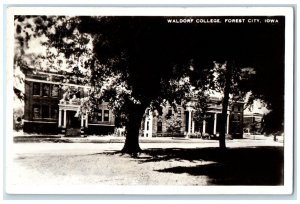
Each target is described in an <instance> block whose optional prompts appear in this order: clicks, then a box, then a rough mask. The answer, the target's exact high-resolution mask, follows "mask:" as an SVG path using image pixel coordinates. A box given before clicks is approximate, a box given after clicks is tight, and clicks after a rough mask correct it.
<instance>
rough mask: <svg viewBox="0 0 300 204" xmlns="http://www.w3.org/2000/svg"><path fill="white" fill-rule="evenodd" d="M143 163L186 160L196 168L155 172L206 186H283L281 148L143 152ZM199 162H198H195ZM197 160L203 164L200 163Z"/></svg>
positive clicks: (175, 149) (182, 167)
mask: <svg viewBox="0 0 300 204" xmlns="http://www.w3.org/2000/svg"><path fill="white" fill-rule="evenodd" d="M144 153H145V154H147V155H149V156H150V157H149V158H145V159H144V160H140V161H139V162H140V163H145V162H160V161H165V162H166V161H170V162H172V161H174V160H177V161H184V160H185V161H190V162H191V163H193V162H196V161H197V163H196V164H199V163H200V165H190V166H175V167H169V168H164V169H159V170H156V171H158V172H163V173H174V174H182V173H187V174H189V175H192V176H207V177H208V184H209V185H268V186H269V185H283V184H284V183H283V164H284V162H283V147H247V148H228V149H226V150H223V151H222V150H221V149H219V148H199V149H181V148H168V149H161V148H157V149H156V148H155V149H147V150H145V151H144ZM199 161H200V162H199ZM201 161H202V163H203V164H201Z"/></svg>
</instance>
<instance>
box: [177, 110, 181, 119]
mask: <svg viewBox="0 0 300 204" xmlns="http://www.w3.org/2000/svg"><path fill="white" fill-rule="evenodd" d="M177 117H179V118H180V117H181V108H177Z"/></svg>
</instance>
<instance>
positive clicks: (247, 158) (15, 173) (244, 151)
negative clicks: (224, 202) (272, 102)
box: [8, 141, 284, 186]
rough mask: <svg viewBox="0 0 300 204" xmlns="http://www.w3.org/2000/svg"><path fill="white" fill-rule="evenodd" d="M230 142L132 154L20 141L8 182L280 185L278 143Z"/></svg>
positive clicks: (155, 147) (112, 147)
mask: <svg viewBox="0 0 300 204" xmlns="http://www.w3.org/2000/svg"><path fill="white" fill-rule="evenodd" d="M270 142H272V141H270ZM232 144H233V145H230V143H229V145H228V146H229V148H228V149H227V150H226V151H225V152H221V151H220V149H219V148H217V146H218V143H217V142H216V143H211V144H210V145H208V146H205V145H207V144H205V143H203V144H176V145H175V144H143V149H144V152H143V153H142V154H140V155H139V157H138V158H131V157H130V156H128V155H121V154H120V153H119V152H118V151H117V150H119V149H121V147H122V144H120V143H118V144H117V143H116V144H113V143H111V144H93V143H65V144H63V143H58V144H54V143H26V144H25V143H19V144H15V145H14V147H15V148H16V149H15V153H14V157H13V161H12V163H11V164H10V165H9V168H8V181H9V183H10V184H11V185H13V186H14V185H15V186H18V185H32V186H39V185H45V184H46V185H59V186H62V185H176V186H198V185H200V186H215V185H267V186H269V185H283V183H284V181H283V164H284V162H283V146H282V145H277V146H263V145H258V146H253V145H251V146H249V145H244V146H242V145H240V144H238V143H237V142H235V143H233V142H232ZM261 144H262V143H261ZM274 144H275V143H274Z"/></svg>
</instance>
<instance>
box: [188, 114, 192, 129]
mask: <svg viewBox="0 0 300 204" xmlns="http://www.w3.org/2000/svg"><path fill="white" fill-rule="evenodd" d="M191 123H192V111H191V110H189V121H188V134H191Z"/></svg>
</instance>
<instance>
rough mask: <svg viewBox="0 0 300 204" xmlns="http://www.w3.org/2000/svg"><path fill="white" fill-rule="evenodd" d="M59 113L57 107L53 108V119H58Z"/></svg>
mask: <svg viewBox="0 0 300 204" xmlns="http://www.w3.org/2000/svg"><path fill="white" fill-rule="evenodd" d="M57 113H58V110H57V107H56V106H52V107H51V118H53V119H57V118H58V117H57Z"/></svg>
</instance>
